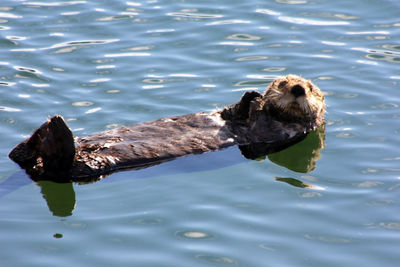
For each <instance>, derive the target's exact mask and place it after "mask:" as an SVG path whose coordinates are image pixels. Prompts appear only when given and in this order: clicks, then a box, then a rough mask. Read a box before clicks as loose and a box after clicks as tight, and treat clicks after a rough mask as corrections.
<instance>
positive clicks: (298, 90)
mask: <svg viewBox="0 0 400 267" xmlns="http://www.w3.org/2000/svg"><path fill="white" fill-rule="evenodd" d="M290 93H291V94H292V95H294V97H296V98H297V97H299V96H302V95H305V94H306V91H305V90H304V88H303V87H302V86H301V85H295V86H293V87H292V89H291V90H290Z"/></svg>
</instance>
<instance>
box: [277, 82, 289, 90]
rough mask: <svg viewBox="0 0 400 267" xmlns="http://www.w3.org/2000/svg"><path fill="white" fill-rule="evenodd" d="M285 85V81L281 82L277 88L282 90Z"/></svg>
mask: <svg viewBox="0 0 400 267" xmlns="http://www.w3.org/2000/svg"><path fill="white" fill-rule="evenodd" d="M287 84H288V82H287V81H281V82H280V83H279V84H278V88H279V89H282V88H283V87H285V86H286V85H287Z"/></svg>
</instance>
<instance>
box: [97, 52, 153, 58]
mask: <svg viewBox="0 0 400 267" xmlns="http://www.w3.org/2000/svg"><path fill="white" fill-rule="evenodd" d="M148 56H151V54H150V53H139V52H131V53H114V54H105V55H104V57H148Z"/></svg>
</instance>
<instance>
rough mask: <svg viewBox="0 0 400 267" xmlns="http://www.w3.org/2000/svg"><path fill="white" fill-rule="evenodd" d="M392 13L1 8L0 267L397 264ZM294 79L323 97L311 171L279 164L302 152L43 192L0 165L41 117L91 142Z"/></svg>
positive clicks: (372, 6)
mask: <svg viewBox="0 0 400 267" xmlns="http://www.w3.org/2000/svg"><path fill="white" fill-rule="evenodd" d="M399 10H400V4H399V3H398V1H395V0H392V1H389V0H387V1H345V0H339V1H324V0H314V1H307V0H276V1H257V0H251V1H232V0H229V1H228V0H221V1H157V0H149V1H142V2H130V1H68V2H67V1H65V2H49V1H43V2H36V1H2V2H1V6H0V34H1V42H0V51H1V53H0V77H1V80H0V121H1V124H0V127H1V131H0V138H1V140H2V142H1V146H0V152H1V155H2V156H1V158H0V164H1V167H0V214H1V218H0V229H1V230H0V244H1V248H2V249H1V251H0V265H1V266H56V265H57V266H72V265H74V264H75V265H76V266H109V265H117V266H127V265H128V266H206V265H209V266H220V265H221V266H396V265H397V264H398V261H399V260H400V257H399V254H398V246H399V244H400V215H399V212H398V211H399V208H400V204H399V192H400V180H399V179H400V167H399V166H400V155H399V152H398V148H399V144H400V124H399V118H400V109H399V104H400V95H399V93H398V92H399V81H400V68H399V63H400V44H399V36H400V28H399V27H400V19H399ZM287 73H295V74H299V75H302V76H304V77H306V78H309V79H311V80H313V82H315V83H316V84H317V85H318V86H319V87H320V88H321V89H322V90H323V91H324V93H325V95H326V103H327V106H328V107H327V110H328V113H327V114H326V133H325V147H324V148H323V149H322V150H320V151H319V153H320V155H319V158H318V159H317V160H316V167H315V168H314V169H313V170H312V171H310V172H308V173H304V172H296V171H295V170H297V171H299V169H295V168H292V167H293V166H290V164H289V165H288V164H287V162H286V161H288V159H287V158H288V157H290V156H293V155H294V156H293V157H294V158H295V156H296V155H300V154H297V153H301V151H302V150H303V149H305V148H306V147H308V144H307V143H306V144H304V143H303V144H298V145H296V146H294V147H292V148H290V149H291V150H287V151H283V152H281V153H280V154H277V155H274V156H270V157H269V158H266V159H265V160H260V161H251V160H246V159H245V158H243V157H242V156H241V154H240V151H239V149H238V148H236V147H233V148H229V149H226V150H224V151H220V152H215V153H209V154H204V155H197V156H190V157H186V158H182V159H178V160H175V161H172V162H168V163H165V164H162V165H159V166H156V167H153V168H149V169H145V170H140V171H126V172H119V173H116V174H113V175H111V176H109V177H107V178H106V179H104V180H102V181H100V182H97V183H93V184H80V185H79V184H54V183H50V182H41V183H33V182H31V181H30V179H29V178H28V177H27V176H26V175H25V174H24V172H23V171H21V170H20V169H19V167H18V166H17V165H15V164H14V163H13V162H11V161H10V160H9V159H8V157H7V154H8V152H9V151H10V150H11V149H12V148H13V146H14V145H16V144H17V143H19V142H20V141H21V140H23V139H24V138H26V137H27V136H28V135H29V134H30V133H31V132H32V130H33V129H35V128H37V127H38V126H39V125H40V124H41V123H42V122H43V121H45V120H46V118H47V117H48V115H54V114H62V115H63V116H64V117H65V118H66V119H67V120H68V124H69V125H70V127H71V128H72V129H73V131H74V133H75V134H76V135H79V136H83V135H86V134H89V133H92V132H95V131H101V130H105V129H109V128H113V127H117V126H121V125H129V124H132V123H136V122H140V121H148V120H153V119H156V118H159V117H164V116H172V115H179V114H186V113H190V112H199V111H211V110H213V109H216V108H221V107H223V106H224V105H227V104H230V103H233V102H236V101H237V100H238V99H239V98H240V96H241V94H242V93H243V91H246V90H259V91H263V90H264V88H265V86H266V85H267V84H268V83H269V82H270V81H271V80H272V79H274V78H275V77H277V76H280V75H284V74H287ZM316 158H317V157H316ZM282 161H283V162H282ZM311 169H312V168H311ZM311 169H310V170H311ZM303 171H304V169H303Z"/></svg>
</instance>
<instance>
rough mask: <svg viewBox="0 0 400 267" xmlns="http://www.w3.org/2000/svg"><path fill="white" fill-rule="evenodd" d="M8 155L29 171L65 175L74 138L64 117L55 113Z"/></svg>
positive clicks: (68, 168)
mask: <svg viewBox="0 0 400 267" xmlns="http://www.w3.org/2000/svg"><path fill="white" fill-rule="evenodd" d="M8 156H9V157H10V158H11V159H12V160H13V161H15V162H16V163H18V164H19V165H20V166H21V167H22V168H24V169H26V170H27V171H28V173H30V174H36V175H41V174H43V173H46V174H66V173H68V172H69V170H70V169H71V166H72V164H73V163H74V158H75V144H74V137H73V135H72V132H71V130H70V129H69V128H68V126H67V124H66V123H65V121H64V119H63V117H61V116H59V115H56V116H54V117H52V118H50V119H49V120H48V121H46V122H45V123H43V124H42V125H41V126H40V127H39V128H38V129H37V130H36V131H35V132H34V133H33V134H32V136H31V137H30V138H28V139H26V140H25V141H23V142H22V143H20V144H19V145H17V146H16V147H15V148H14V149H13V150H12V151H11V152H10V154H9V155H8Z"/></svg>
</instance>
